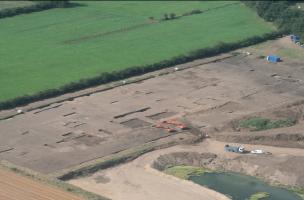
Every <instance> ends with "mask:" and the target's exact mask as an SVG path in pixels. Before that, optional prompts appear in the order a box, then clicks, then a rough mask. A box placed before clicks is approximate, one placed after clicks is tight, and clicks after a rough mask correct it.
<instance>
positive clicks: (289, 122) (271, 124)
mask: <svg viewBox="0 0 304 200" xmlns="http://www.w3.org/2000/svg"><path fill="white" fill-rule="evenodd" d="M296 122H297V120H296V119H293V118H288V119H283V120H276V121H271V120H270V119H266V118H262V117H252V118H249V119H246V120H244V121H241V122H240V123H239V127H241V128H248V129H250V131H262V130H267V129H274V128H281V127H289V126H293V125H295V124H296Z"/></svg>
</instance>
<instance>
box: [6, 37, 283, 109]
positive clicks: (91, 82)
mask: <svg viewBox="0 0 304 200" xmlns="http://www.w3.org/2000/svg"><path fill="white" fill-rule="evenodd" d="M281 35H282V32H272V33H267V34H264V35H262V36H255V37H251V38H248V39H245V40H241V41H237V42H233V43H219V44H218V45H216V46H214V47H211V48H204V49H198V50H195V51H192V52H190V53H189V54H187V55H180V56H176V57H174V58H171V59H168V60H164V61H161V62H158V63H154V64H150V65H144V66H135V67H130V68H127V69H124V70H120V71H116V72H112V73H107V72H105V73H102V74H100V75H98V76H96V77H94V78H88V79H82V80H80V81H78V82H72V83H70V84H67V85H64V86H62V87H59V88H57V89H49V90H45V91H41V92H38V93H36V94H34V95H24V96H21V97H17V98H14V99H10V100H7V101H4V102H0V110H4V109H10V108H15V107H17V106H22V105H26V104H29V103H32V102H35V101H39V100H43V99H47V98H51V97H56V96H59V95H62V94H65V93H69V92H75V91H78V90H81V89H85V88H89V87H92V86H97V85H100V84H105V83H109V82H112V81H118V80H122V79H126V78H129V77H132V76H137V75H142V74H144V73H148V72H152V71H156V70H159V69H163V68H167V67H171V66H174V65H178V64H182V63H186V62H190V61H193V60H196V59H200V58H205V57H210V56H215V55H217V54H220V53H225V52H229V51H232V50H235V49H238V48H242V47H246V46H250V45H253V44H257V43H260V42H263V41H266V40H269V39H275V38H277V37H279V36H281Z"/></svg>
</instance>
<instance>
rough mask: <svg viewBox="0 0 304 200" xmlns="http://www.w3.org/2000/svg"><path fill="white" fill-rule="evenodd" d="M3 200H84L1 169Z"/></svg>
mask: <svg viewBox="0 0 304 200" xmlns="http://www.w3.org/2000/svg"><path fill="white" fill-rule="evenodd" d="M0 199H1V200H50V199H54V200H55V199H56V200H84V199H82V198H80V197H77V196H75V195H72V194H69V193H68V192H64V191H62V190H60V189H58V188H54V187H53V186H50V185H46V184H42V183H39V182H36V181H33V180H31V179H29V178H26V177H23V176H21V175H17V174H15V173H13V172H11V171H8V170H6V169H3V168H0Z"/></svg>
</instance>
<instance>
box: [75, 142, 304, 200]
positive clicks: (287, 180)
mask: <svg viewBox="0 0 304 200" xmlns="http://www.w3.org/2000/svg"><path fill="white" fill-rule="evenodd" d="M225 144H226V143H223V142H217V141H214V140H206V141H204V142H202V143H199V144H197V145H183V146H175V147H171V148H167V149H162V150H158V151H154V152H151V153H148V154H145V155H143V156H141V157H139V158H137V159H136V160H134V161H132V162H130V163H127V164H123V165H120V166H117V167H114V168H110V169H106V170H102V171H100V172H97V173H95V174H93V175H92V176H89V177H85V178H79V179H75V180H71V181H69V182H70V183H71V184H74V185H76V186H79V187H81V188H83V189H86V190H89V191H91V192H95V193H97V194H101V195H105V196H107V197H110V198H111V199H114V200H129V199H130V200H131V199H132V200H133V199H134V200H136V199H138V200H139V199H147V200H150V199H151V200H152V199H153V200H155V199H160V200H161V199H164V200H165V199H204V200H208V199H225V197H223V196H220V195H218V194H216V193H213V194H212V193H210V190H209V189H206V188H204V187H201V186H198V185H195V184H194V183H191V182H188V181H184V180H179V179H177V178H175V177H172V176H169V175H165V174H163V173H162V172H160V171H158V170H156V169H154V168H153V167H152V166H154V165H155V164H154V162H155V161H156V162H159V157H160V156H163V157H162V159H161V160H162V162H163V161H164V158H165V160H166V161H167V163H166V164H187V165H195V166H205V167H209V168H211V169H220V170H223V169H224V170H232V171H236V172H242V173H246V174H249V175H254V176H259V177H263V178H265V179H266V180H267V181H270V182H275V183H282V184H288V185H302V186H303V185H304V182H303V178H304V171H303V170H302V168H301V167H300V165H302V164H303V161H304V150H303V149H295V148H276V147H270V146H261V145H259V146H256V145H245V147H246V148H247V149H248V150H251V149H263V150H264V151H268V152H271V153H272V155H265V156H264V155H250V154H244V155H240V154H235V153H228V152H225V151H224V146H225ZM187 152H188V153H187ZM266 160H267V161H266ZM163 164H165V163H163ZM213 195H215V196H213Z"/></svg>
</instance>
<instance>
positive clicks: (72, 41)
mask: <svg viewBox="0 0 304 200" xmlns="http://www.w3.org/2000/svg"><path fill="white" fill-rule="evenodd" d="M237 4H240V2H234V3H230V4H225V5H222V6H217V7H214V8H208V9H206V10H199V13H191V12H190V13H184V14H182V15H180V16H176V17H175V18H173V19H174V20H178V19H180V18H183V17H189V16H191V15H197V14H205V13H206V12H210V11H213V10H218V9H221V8H226V7H229V6H233V5H237ZM169 20H172V19H160V20H156V19H154V20H150V21H147V22H145V23H141V24H136V25H133V26H129V27H124V28H119V29H116V30H113V31H108V32H103V33H95V34H92V35H85V36H82V37H79V38H74V39H70V40H65V41H63V42H62V44H67V45H71V44H77V43H79V42H82V41H87V40H91V39H95V38H98V37H101V36H107V35H112V34H115V33H121V32H127V31H132V30H134V29H138V28H142V27H144V26H149V25H152V24H158V23H162V22H167V21H169Z"/></svg>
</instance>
